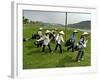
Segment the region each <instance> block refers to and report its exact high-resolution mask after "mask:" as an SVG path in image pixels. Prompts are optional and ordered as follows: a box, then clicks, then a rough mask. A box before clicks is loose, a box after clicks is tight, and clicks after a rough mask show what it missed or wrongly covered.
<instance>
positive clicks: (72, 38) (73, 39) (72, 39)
mask: <svg viewBox="0 0 100 80" xmlns="http://www.w3.org/2000/svg"><path fill="white" fill-rule="evenodd" d="M70 40H71V41H72V42H75V33H72V35H71V37H70Z"/></svg>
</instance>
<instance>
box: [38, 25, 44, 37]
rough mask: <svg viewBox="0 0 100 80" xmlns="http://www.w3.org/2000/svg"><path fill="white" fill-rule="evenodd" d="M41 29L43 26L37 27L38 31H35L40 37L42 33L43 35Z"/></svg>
mask: <svg viewBox="0 0 100 80" xmlns="http://www.w3.org/2000/svg"><path fill="white" fill-rule="evenodd" d="M42 30H43V28H41V27H40V28H39V31H38V32H37V34H38V35H39V36H40V37H42V35H43V34H42Z"/></svg>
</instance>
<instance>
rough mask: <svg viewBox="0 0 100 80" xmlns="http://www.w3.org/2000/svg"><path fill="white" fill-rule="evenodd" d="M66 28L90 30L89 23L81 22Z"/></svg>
mask: <svg viewBox="0 0 100 80" xmlns="http://www.w3.org/2000/svg"><path fill="white" fill-rule="evenodd" d="M68 27H70V28H78V29H86V30H90V29H91V21H82V22H79V23H75V24H69V25H68Z"/></svg>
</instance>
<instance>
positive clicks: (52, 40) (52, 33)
mask: <svg viewBox="0 0 100 80" xmlns="http://www.w3.org/2000/svg"><path fill="white" fill-rule="evenodd" d="M50 36H51V42H55V38H56V31H55V30H52V31H51V35H50Z"/></svg>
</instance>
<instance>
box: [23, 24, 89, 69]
mask: <svg viewBox="0 0 100 80" xmlns="http://www.w3.org/2000/svg"><path fill="white" fill-rule="evenodd" d="M39 27H41V26H40V25H39V24H34V25H32V24H24V27H23V37H25V38H30V37H31V35H32V34H33V33H36V32H37V31H38V29H39ZM46 29H47V28H45V29H44V31H43V32H45V30H46ZM48 29H52V27H50V28H48ZM60 30H64V28H60V29H59V31H60ZM72 31H73V29H67V30H66V38H67V39H68V38H69V37H70V35H71V33H72ZM81 34H82V32H81V31H79V32H78V33H77V34H76V42H78V40H79V38H80V36H81ZM64 38H65V36H64ZM87 39H88V43H87V48H86V49H85V55H84V60H83V61H81V62H80V63H78V62H75V59H76V55H77V51H76V52H71V51H69V52H67V48H66V47H65V46H64V43H62V49H63V53H62V54H61V53H60V52H59V48H58V50H57V51H54V52H53V53H49V50H48V47H46V48H45V52H42V47H40V48H36V46H35V45H34V41H35V40H30V41H26V42H23V69H36V68H56V67H79V66H90V65H91V52H90V51H91V50H90V49H91V47H90V46H91V44H90V43H91V41H90V34H89V36H87ZM55 46H56V44H55V43H51V48H52V50H54V48H55Z"/></svg>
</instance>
